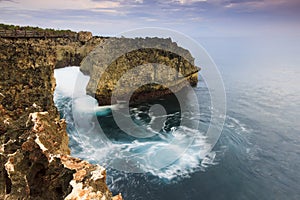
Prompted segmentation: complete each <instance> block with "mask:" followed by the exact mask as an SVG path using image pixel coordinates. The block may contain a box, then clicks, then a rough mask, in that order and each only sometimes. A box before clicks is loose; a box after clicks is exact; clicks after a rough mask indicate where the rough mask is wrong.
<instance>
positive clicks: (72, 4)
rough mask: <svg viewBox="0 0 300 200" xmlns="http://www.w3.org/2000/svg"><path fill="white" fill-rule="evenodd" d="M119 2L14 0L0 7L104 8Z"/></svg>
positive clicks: (23, 8) (38, 8)
mask: <svg viewBox="0 0 300 200" xmlns="http://www.w3.org/2000/svg"><path fill="white" fill-rule="evenodd" d="M120 6H121V4H120V2H118V1H92V0H63V1H62V0H51V1H36V0H22V1H21V0H15V1H4V2H3V3H1V4H0V7H9V8H14V9H20V10H41V9H48V10H50V9H55V10H60V9H73V10H75V9H105V8H117V7H120Z"/></svg>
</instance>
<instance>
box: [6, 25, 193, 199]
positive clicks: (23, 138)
mask: <svg viewBox="0 0 300 200" xmlns="http://www.w3.org/2000/svg"><path fill="white" fill-rule="evenodd" d="M148 44H151V45H150V46H147V45H148ZM96 46H97V48H96V49H95V47H96ZM91 52H92V53H91ZM82 60H83V61H82ZM147 64H148V65H147ZM157 64H161V65H166V66H169V67H170V68H169V69H166V68H160V67H158V65H157ZM69 65H70V66H79V65H81V70H82V71H83V72H84V73H86V74H89V75H90V76H91V79H90V81H89V84H88V87H87V92H88V93H89V94H91V95H95V97H96V98H97V99H98V102H99V104H100V105H105V104H110V103H111V95H112V91H113V90H114V88H115V87H116V85H117V83H118V80H119V79H120V78H121V77H122V76H123V74H126V73H127V72H129V71H130V70H131V69H134V68H136V67H137V66H139V65H147V66H148V67H149V68H147V67H145V68H139V69H140V70H139V71H137V72H136V74H134V76H130V77H128V78H127V79H125V81H123V82H122V83H121V84H122V89H121V90H119V93H118V94H117V96H116V98H117V99H118V98H122V96H124V95H126V94H127V93H128V92H130V90H131V88H132V87H133V86H135V85H134V84H133V83H135V84H137V85H143V83H145V81H146V82H147V81H150V82H151V81H156V82H157V83H158V84H146V85H144V86H141V87H140V88H138V90H136V91H135V94H134V95H133V103H138V102H141V101H145V100H149V99H153V98H158V97H161V96H163V95H167V94H170V93H172V92H176V91H178V90H181V89H182V88H184V87H185V86H186V83H189V84H191V85H195V84H197V81H198V74H197V72H198V70H199V69H198V68H197V67H196V66H195V65H194V60H193V58H192V56H191V55H190V53H189V52H188V51H187V50H185V49H182V48H180V47H178V46H177V44H176V43H174V42H172V41H171V40H170V39H159V38H146V39H126V38H111V39H108V38H103V37H93V36H92V34H91V33H89V32H79V33H76V32H72V31H55V30H43V29H39V28H31V27H26V28H22V27H12V26H6V25H0V71H1V74H0V199H72V200H73V199H101V200H110V199H114V200H121V199H122V197H121V196H120V195H118V196H116V197H112V194H111V192H110V191H109V189H108V188H107V186H106V184H105V180H106V171H105V169H104V168H102V167H101V166H99V165H92V164H89V163H88V162H86V161H82V160H80V159H77V158H73V157H71V156H70V149H69V147H68V135H67V133H66V123H65V121H64V120H63V119H60V117H59V113H58V111H57V109H56V107H55V106H54V102H53V93H54V89H55V78H54V69H55V68H60V67H65V66H69ZM106 69H107V70H106ZM172 70H175V71H176V73H175V74H174V73H173V72H172ZM143 75H146V76H147V77H148V78H147V80H143V79H140V77H141V76H143ZM99 78H100V79H99ZM183 80H187V81H188V82H186V81H183ZM170 89H171V90H170ZM117 99H115V100H117Z"/></svg>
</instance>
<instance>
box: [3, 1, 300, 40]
mask: <svg viewBox="0 0 300 200" xmlns="http://www.w3.org/2000/svg"><path fill="white" fill-rule="evenodd" d="M299 22H300V1H299V0H149V1H148V0H128V1H125V0H105V1H99V0H51V1H50V0H40V1H38V0H0V23H7V24H16V25H31V26H39V27H44V28H46V27H47V28H55V29H72V30H75V31H79V30H88V31H92V32H93V34H94V35H108V36H112V35H116V34H119V33H120V32H124V31H128V30H131V29H136V28H144V27H161V28H168V29H172V30H176V31H180V32H182V33H184V34H187V35H189V36H191V37H197V36H208V37H209V36H219V37H223V36H224V37H228V36H260V35H264V36H265V35H267V36H285V37H286V36H300V23H299Z"/></svg>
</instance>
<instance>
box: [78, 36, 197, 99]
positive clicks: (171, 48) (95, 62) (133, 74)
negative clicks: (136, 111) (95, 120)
mask: <svg viewBox="0 0 300 200" xmlns="http://www.w3.org/2000/svg"><path fill="white" fill-rule="evenodd" d="M80 69H81V71H82V72H83V73H84V74H87V75H89V76H90V77H91V79H90V81H89V83H88V86H87V93H88V94H90V95H92V96H95V98H96V99H97V100H98V103H99V105H109V104H111V103H115V102H116V101H117V100H124V98H125V97H124V96H126V95H127V94H128V93H130V92H131V90H132V88H135V87H137V86H138V87H137V89H136V90H135V91H134V93H133V95H131V102H132V103H139V102H143V101H148V100H152V99H156V98H159V97H162V96H164V95H167V94H170V93H173V92H177V91H179V90H181V89H182V88H184V87H185V86H186V84H187V83H189V84H191V85H196V84H197V82H198V71H199V68H198V67H196V66H195V65H194V58H193V57H192V56H191V54H190V52H189V51H188V50H186V49H183V48H181V47H179V46H178V45H177V44H176V43H175V42H172V40H171V39H162V38H135V39H129V38H109V39H107V40H105V41H104V42H102V43H101V44H99V45H98V46H97V47H96V49H95V50H94V51H92V52H91V53H90V54H89V55H88V56H87V57H86V58H85V59H84V60H83V61H82V63H81V67H80ZM126 75H127V76H126ZM124 77H125V78H124ZM122 78H123V79H122ZM147 83H149V84H147ZM153 83H157V84H153ZM116 88H117V91H116ZM113 92H115V93H114V94H115V95H114V97H112V98H111V96H112V93H113Z"/></svg>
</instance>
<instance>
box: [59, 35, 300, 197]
mask: <svg viewBox="0 0 300 200" xmlns="http://www.w3.org/2000/svg"><path fill="white" fill-rule="evenodd" d="M197 40H198V41H199V42H201V44H202V45H203V46H204V47H205V48H206V49H207V50H208V52H209V53H210V54H211V56H212V58H213V59H214V61H215V62H216V64H217V66H218V67H219V69H220V71H221V74H222V77H223V80H224V84H225V88H226V94H227V116H226V121H225V125H224V127H223V131H222V135H221V137H220V139H219V140H218V143H217V144H216V146H215V147H214V149H213V150H212V151H211V154H209V155H208V156H207V157H206V158H205V159H204V160H203V158H198V157H197V152H200V151H201V149H202V148H205V140H201V137H200V139H198V140H197V141H196V142H194V143H193V144H192V145H191V146H192V148H191V150H190V151H189V152H187V153H186V154H184V155H183V157H184V158H186V159H182V160H180V161H177V162H174V163H173V165H172V166H169V168H168V169H166V170H161V171H159V172H152V173H151V172H145V173H126V172H123V171H118V170H116V169H111V168H110V167H109V165H106V164H107V163H106V161H107V160H106V156H108V155H112V153H111V152H113V151H114V150H115V149H118V148H119V147H120V145H121V146H122V145H125V144H127V146H126V145H125V146H126V148H124V151H127V150H128V149H130V148H129V147H131V148H136V147H143V148H145V146H143V144H141V143H143V142H144V143H147V142H149V141H138V143H135V144H134V146H132V145H131V146H130V145H128V144H131V143H132V140H131V138H130V137H128V136H126V135H124V133H122V131H120V130H119V129H118V127H117V126H116V124H114V122H113V119H112V117H111V116H110V115H107V116H105V117H103V116H101V117H98V118H97V119H98V121H99V123H100V124H101V127H102V128H103V131H104V133H105V134H106V135H107V137H108V138H109V139H110V140H111V141H113V143H114V145H116V147H115V146H114V147H113V148H111V149H109V150H108V151H111V152H109V153H107V152H104V150H102V151H100V152H94V150H89V149H90V147H92V146H93V145H94V144H93V141H92V140H93V139H94V140H95V138H93V139H91V141H90V143H91V144H87V143H86V141H88V140H85V143H84V144H82V143H81V140H80V139H78V131H79V132H84V130H78V129H76V128H75V127H74V123H73V121H72V120H74V119H73V117H72V116H73V115H72V114H71V113H72V101H73V99H74V97H70V94H67V93H66V91H67V90H68V88H70V87H66V88H62V86H59V87H58V89H57V91H56V99H55V101H56V105H57V106H58V108H59V110H60V111H61V114H62V117H65V118H67V122H68V132H69V134H70V140H71V141H70V146H71V149H72V154H73V155H74V156H78V157H81V158H84V159H88V160H90V161H91V162H93V163H98V164H101V165H104V166H106V168H107V173H108V180H107V181H108V185H109V187H110V189H111V190H112V192H113V193H119V192H121V193H122V195H123V196H124V198H125V199H131V200H139V199H141V200H142V199H147V200H148V199H149V200H150V199H155V200H169V199H170V200H171V199H176V200H177V199H179V200H199V199H239V200H240V199H249V200H250V199H300V187H299V185H300V172H299V169H300V123H299V119H300V87H299V86H300V57H299V55H300V47H299V45H296V44H299V39H298V38H293V39H286V38H284V39H282V38H281V39H280V38H271V39H270V38H269V39H257V38H256V39H253V38H252V39H249V38H246V39H245V38H198V39H197ZM70 69H71V68H70ZM63 70H67V69H63ZM63 70H62V71H60V72H59V71H57V73H61V74H66V73H69V74H70V71H69V72H68V71H63ZM71 74H72V73H71ZM56 77H57V79H61V78H60V76H59V75H56ZM61 77H63V76H61ZM60 88H61V89H60ZM59 90H61V91H59ZM195 92H196V94H197V96H198V98H199V101H200V102H201V104H200V107H201V108H200V109H201V116H199V117H196V118H195V119H192V120H199V121H200V124H201V127H200V128H199V130H197V131H198V132H199V136H201V133H202V132H205V130H206V129H207V125H208V123H209V119H210V114H211V113H210V103H209V101H210V96H209V93H208V91H207V89H206V87H205V84H204V82H203V80H201V76H200V81H199V84H198V86H197V88H195ZM161 101H162V102H164V101H167V102H168V106H169V107H170V113H169V115H168V120H167V121H168V122H166V123H165V126H164V128H165V130H164V131H163V133H165V134H166V135H167V136H166V137H168V134H170V133H172V130H173V129H172V127H173V128H174V129H176V128H178V121H180V118H181V117H182V115H181V113H180V111H179V110H177V109H176V106H175V105H176V102H175V103H174V102H173V103H172V101H171V100H170V99H169V100H168V99H165V100H161ZM152 103H153V104H154V103H157V102H152ZM173 105H174V106H173ZM150 106H151V103H149V104H147V105H143V106H139V107H135V108H132V110H131V111H132V112H131V114H132V116H136V114H140V115H141V119H142V120H141V121H139V122H140V123H142V122H145V123H147V116H148V115H146V114H147V108H149V107H150ZM171 108H172V109H171ZM143 115H144V116H143ZM148 122H149V121H148ZM198 132H197V133H198ZM162 135H163V134H162ZM81 139H82V138H81ZM156 139H157V143H150V144H151V145H153V146H155V145H157V144H160V143H159V142H163V140H164V137H163V136H162V137H158V138H156ZM92 144H93V145H92ZM147 153H149V152H147V151H146V153H145V154H147ZM95 154H97V155H98V156H97V157H95V156H93V155H95Z"/></svg>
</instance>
